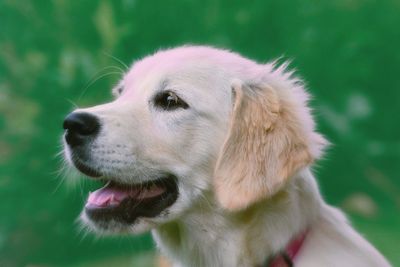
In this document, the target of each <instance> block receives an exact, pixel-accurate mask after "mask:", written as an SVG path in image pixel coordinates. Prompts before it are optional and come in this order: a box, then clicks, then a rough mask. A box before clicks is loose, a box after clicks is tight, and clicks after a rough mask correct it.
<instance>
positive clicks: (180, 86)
mask: <svg viewBox="0 0 400 267" xmlns="http://www.w3.org/2000/svg"><path fill="white" fill-rule="evenodd" d="M113 94H114V96H115V99H114V100H113V101H112V102H110V103H106V104H102V105H98V106H94V107H89V108H83V109H77V110H75V111H74V112H72V113H70V114H69V115H68V116H67V117H66V118H65V120H64V125H63V127H64V129H65V134H64V144H65V155H66V158H67V160H68V161H69V162H71V163H72V164H73V165H74V166H75V167H76V168H77V169H78V170H79V171H81V172H82V173H83V174H85V175H87V176H89V177H92V178H95V179H98V180H99V181H103V182H104V183H105V185H104V187H102V188H100V189H99V190H97V191H95V192H93V193H90V194H89V196H88V199H87V202H86V204H85V207H84V209H83V212H82V214H81V221H82V222H83V224H84V225H86V226H87V227H88V228H89V229H91V230H93V231H95V232H97V233H99V234H137V233H143V232H146V231H150V230H151V232H152V236H153V238H154V240H155V242H156V244H157V246H158V248H159V249H160V250H161V252H162V253H163V254H164V255H166V257H167V258H168V259H169V260H170V261H171V262H172V263H173V266H176V267H178V266H180V267H183V266H199V267H205V266H207V267H217V266H226V267H228V266H229V267H234V266H245V267H247V266H248V267H256V266H270V267H272V266H275V267H277V266H296V267H303V266H306V267H313V266H316V267H321V266H332V267H335V266H337V267H346V266H349V267H355V266H363V267H366V266H371V267H372V266H377V267H378V266H379V267H384V266H390V264H389V262H388V261H387V260H386V259H385V258H384V257H383V256H382V255H381V254H380V253H379V252H378V251H377V250H376V249H375V248H374V247H373V246H372V245H371V244H370V243H368V242H367V241H366V240H365V239H364V238H363V237H362V236H361V235H360V234H358V233H357V232H356V231H355V230H354V229H353V228H352V227H351V226H350V225H349V223H348V221H347V219H346V217H345V216H344V214H343V213H342V212H341V211H340V210H339V209H337V208H334V207H332V206H329V205H328V204H326V203H325V202H324V200H323V198H322V197H321V195H320V193H319V189H318V186H317V184H316V180H315V178H314V176H313V174H312V171H311V167H312V165H313V163H314V162H315V161H316V160H317V159H319V158H321V156H322V153H323V151H324V148H325V147H326V145H327V141H326V140H325V139H324V137H323V136H322V135H321V134H319V133H317V132H316V130H315V125H314V120H313V117H312V115H311V111H310V108H309V107H308V106H307V101H308V99H309V95H308V94H307V92H306V91H305V88H304V85H303V83H302V81H301V80H300V79H299V78H297V77H296V76H295V74H294V73H293V72H292V71H289V70H288V68H287V64H281V65H278V64H276V63H269V64H259V63H256V62H254V61H252V60H250V59H247V58H244V57H242V56H240V55H238V54H236V53H233V52H230V51H227V50H222V49H217V48H213V47H207V46H183V47H178V48H174V49H169V50H163V51H158V52H157V53H155V54H153V55H150V56H147V57H145V58H143V59H141V60H139V61H137V62H135V63H134V64H133V66H132V67H131V68H130V69H129V71H128V72H127V73H126V74H125V75H124V76H123V78H122V79H121V81H120V82H119V84H118V85H117V86H115V88H114V89H113Z"/></svg>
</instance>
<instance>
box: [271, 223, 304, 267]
mask: <svg viewBox="0 0 400 267" xmlns="http://www.w3.org/2000/svg"><path fill="white" fill-rule="evenodd" d="M307 233H308V230H306V231H304V232H302V233H300V234H299V235H298V236H297V237H296V238H295V239H293V240H292V241H291V242H290V243H289V244H288V245H287V246H286V248H285V250H284V251H282V252H280V253H278V254H277V255H275V256H274V257H272V258H271V259H270V260H269V261H267V263H266V264H265V265H264V267H293V266H294V263H293V261H294V259H295V257H296V255H297V254H298V252H299V251H300V249H301V247H302V246H303V243H304V240H305V239H306V236H307Z"/></svg>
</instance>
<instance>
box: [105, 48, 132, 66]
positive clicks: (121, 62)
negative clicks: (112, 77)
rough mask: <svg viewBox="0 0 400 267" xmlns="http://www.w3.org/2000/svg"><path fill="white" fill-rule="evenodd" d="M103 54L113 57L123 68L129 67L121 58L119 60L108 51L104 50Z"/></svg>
mask: <svg viewBox="0 0 400 267" xmlns="http://www.w3.org/2000/svg"><path fill="white" fill-rule="evenodd" d="M103 54H104V55H106V56H108V57H110V58H112V59H114V60H115V61H117V62H119V63H120V64H121V65H122V66H123V67H124V68H125V70H128V69H129V67H128V65H126V64H125V63H124V62H123V61H122V60H120V59H119V58H117V57H115V56H113V55H111V54H109V53H107V52H105V51H103Z"/></svg>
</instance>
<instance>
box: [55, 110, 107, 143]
mask: <svg viewBox="0 0 400 267" xmlns="http://www.w3.org/2000/svg"><path fill="white" fill-rule="evenodd" d="M63 128H64V129H65V130H66V132H65V141H67V143H68V144H69V145H70V146H78V145H82V144H85V143H86V142H88V141H89V140H91V139H92V138H94V137H95V136H96V135H97V133H98V132H99V130H100V122H99V119H98V118H97V117H96V116H94V115H92V114H89V113H84V112H72V113H70V114H69V115H68V116H67V117H66V118H65V120H64V124H63Z"/></svg>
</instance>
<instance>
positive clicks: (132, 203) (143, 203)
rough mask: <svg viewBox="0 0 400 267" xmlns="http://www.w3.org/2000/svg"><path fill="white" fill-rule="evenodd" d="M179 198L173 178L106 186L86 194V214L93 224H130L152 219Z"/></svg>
mask: <svg viewBox="0 0 400 267" xmlns="http://www.w3.org/2000/svg"><path fill="white" fill-rule="evenodd" d="M177 197H178V187H177V184H176V177H175V176H174V175H166V176H165V177H163V178H161V179H157V180H155V181H148V182H145V183H140V184H126V185H124V184H118V183H116V182H114V181H108V182H107V183H106V185H105V186H104V187H102V188H100V189H98V190H96V191H95V192H92V193H90V194H89V197H88V199H87V202H86V205H85V212H86V214H87V216H88V218H89V219H91V220H93V221H96V222H108V221H118V222H122V223H129V224H131V223H133V222H134V221H135V220H136V219H137V218H138V217H155V216H157V215H159V214H160V213H161V212H162V211H163V210H165V209H166V208H168V207H169V206H171V205H172V204H173V203H174V202H175V201H176V199H177Z"/></svg>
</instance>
